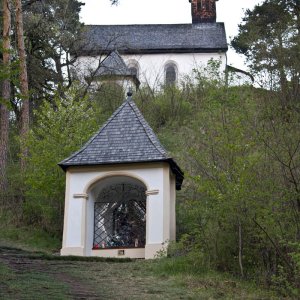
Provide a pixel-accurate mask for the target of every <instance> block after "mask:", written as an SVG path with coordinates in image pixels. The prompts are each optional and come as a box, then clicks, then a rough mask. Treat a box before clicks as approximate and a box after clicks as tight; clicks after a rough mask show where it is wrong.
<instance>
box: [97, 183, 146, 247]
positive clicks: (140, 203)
mask: <svg viewBox="0 0 300 300" xmlns="http://www.w3.org/2000/svg"><path fill="white" fill-rule="evenodd" d="M145 192H146V189H145V188H144V187H142V186H139V185H133V184H128V183H120V184H114V185H111V186H109V187H107V188H105V189H103V190H102V191H101V193H100V194H99V195H98V197H97V199H96V202H95V206H94V243H93V249H100V248H106V249H107V248H141V247H145V237H146V194H145Z"/></svg>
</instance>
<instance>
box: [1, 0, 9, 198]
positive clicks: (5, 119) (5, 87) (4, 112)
mask: <svg viewBox="0 0 300 300" xmlns="http://www.w3.org/2000/svg"><path fill="white" fill-rule="evenodd" d="M10 27H11V15H10V0H3V65H4V68H5V70H6V71H9V66H10V52H9V51H10ZM2 97H3V101H4V103H3V104H0V115H1V116H0V120H1V123H0V194H2V195H3V194H4V192H5V191H6V189H7V176H6V167H7V151H8V129H9V110H8V108H7V107H8V104H9V100H10V80H9V78H6V79H4V80H3V83H2Z"/></svg>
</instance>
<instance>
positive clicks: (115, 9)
mask: <svg viewBox="0 0 300 300" xmlns="http://www.w3.org/2000/svg"><path fill="white" fill-rule="evenodd" d="M82 2H84V3H85V6H83V7H82V12H81V21H82V22H84V23H85V24H93V25H96V24H99V25H100V24H102V25H106V24H176V23H191V22H192V17H191V4H190V3H189V1H188V0H120V4H119V5H117V6H112V5H111V4H110V1H109V0H82ZM261 2H262V0H219V1H218V2H217V21H218V22H224V23H225V28H226V34H227V40H228V43H229V42H230V40H231V37H234V36H235V35H236V34H237V33H238V24H239V23H240V22H241V21H242V17H243V15H244V13H243V11H244V10H245V9H247V8H249V9H252V8H253V7H254V6H255V4H258V3H261ZM227 57H228V64H230V65H232V66H235V67H237V68H242V69H246V67H245V65H244V64H243V61H244V58H243V57H241V56H239V55H237V54H236V53H235V52H234V51H233V50H231V49H230V50H229V51H228V53H227Z"/></svg>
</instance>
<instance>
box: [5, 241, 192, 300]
mask: <svg viewBox="0 0 300 300" xmlns="http://www.w3.org/2000/svg"><path fill="white" fill-rule="evenodd" d="M151 266H153V263H148V262H146V261H143V260H140V261H123V262H120V260H118V261H117V262H111V261H91V260H87V261H86V260H85V259H80V258H77V260H70V258H62V257H59V256H57V257H55V256H45V255H42V254H38V253H36V254H34V253H30V252H26V251H22V250H18V249H11V248H5V247H2V248H1V246H0V299H1V300H2V299H130V300H131V299H143V300H144V299H151V300H152V299H197V298H196V297H193V295H192V292H191V291H188V290H187V288H186V287H184V286H183V285H180V284H178V282H176V281H175V280H174V278H165V277H164V278H160V277H158V276H154V275H153V272H152V271H151Z"/></svg>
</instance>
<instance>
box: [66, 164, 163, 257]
mask: <svg viewBox="0 0 300 300" xmlns="http://www.w3.org/2000/svg"><path fill="white" fill-rule="evenodd" d="M145 166H147V167H145ZM166 168H167V169H168V170H169V166H168V165H167V164H156V165H155V164H154V165H153V166H152V167H150V165H149V164H148V165H146V164H145V165H144V166H141V167H136V168H135V167H132V166H131V167H130V166H129V165H128V166H125V167H123V168H122V167H120V168H119V169H116V168H106V167H99V168H98V169H95V170H93V169H91V170H89V171H85V172H83V170H82V171H79V172H77V171H75V170H74V171H71V172H68V180H69V183H68V185H69V191H68V196H67V197H66V201H67V202H68V205H66V207H68V211H67V212H66V216H67V220H66V228H64V241H65V242H64V245H63V250H62V253H67V250H66V249H67V248H76V247H77V248H80V249H81V248H84V249H85V250H84V253H85V255H91V248H92V240H93V221H92V220H93V203H94V198H95V195H93V193H92V192H90V190H89V188H90V187H91V186H92V185H91V184H92V182H93V181H95V182H97V181H99V180H101V178H106V177H107V176H117V175H118V176H120V175H124V176H132V177H133V178H139V179H140V180H141V181H142V182H143V183H145V185H146V187H147V190H148V191H149V190H158V191H159V192H158V194H153V195H149V196H148V199H147V234H146V243H147V244H156V245H157V244H162V243H163V242H164V241H165V240H164V239H165V238H166V236H165V235H164V233H163V232H164V227H165V224H164V217H165V216H164V193H163V190H164V189H165V188H166V189H169V187H166V186H164V184H166V181H165V180H164V172H166V171H164V169H166ZM85 193H87V194H88V196H89V197H88V200H86V199H84V198H80V199H77V198H74V195H80V194H85ZM84 201H85V202H86V203H85V202H84ZM84 205H86V209H87V213H86V218H84V219H83V211H84ZM168 214H169V212H168V213H167V215H168ZM82 221H84V222H83V223H82ZM86 232H87V234H86V235H85V236H83V237H82V233H84V234H85V233H86ZM83 241H84V242H83ZM80 251H81V250H80Z"/></svg>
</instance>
